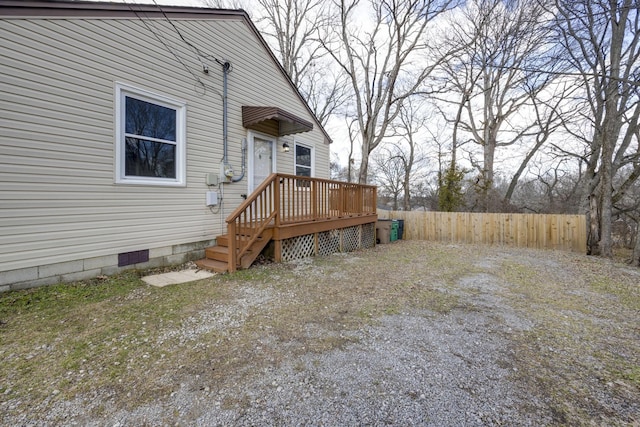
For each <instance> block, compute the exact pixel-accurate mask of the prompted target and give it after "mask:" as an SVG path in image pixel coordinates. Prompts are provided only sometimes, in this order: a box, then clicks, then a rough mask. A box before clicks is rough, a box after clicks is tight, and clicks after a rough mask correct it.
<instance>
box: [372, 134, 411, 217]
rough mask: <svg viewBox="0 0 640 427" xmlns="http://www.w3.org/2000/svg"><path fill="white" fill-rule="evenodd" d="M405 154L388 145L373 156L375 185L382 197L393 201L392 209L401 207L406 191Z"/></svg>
mask: <svg viewBox="0 0 640 427" xmlns="http://www.w3.org/2000/svg"><path fill="white" fill-rule="evenodd" d="M405 160H406V159H405V158H404V153H403V152H402V150H400V148H399V147H397V146H396V145H392V144H389V145H386V146H384V147H383V148H382V149H381V150H378V151H377V152H376V153H375V154H373V155H372V164H371V166H372V167H371V171H372V172H374V174H373V175H374V176H375V178H374V180H375V183H376V184H377V185H378V187H379V188H380V191H379V193H380V196H382V197H384V198H387V199H388V200H390V201H391V209H392V210H394V211H396V210H398V208H399V206H400V197H401V196H402V195H403V193H404V192H405V191H406V190H405V187H404V171H405V168H406V163H405Z"/></svg>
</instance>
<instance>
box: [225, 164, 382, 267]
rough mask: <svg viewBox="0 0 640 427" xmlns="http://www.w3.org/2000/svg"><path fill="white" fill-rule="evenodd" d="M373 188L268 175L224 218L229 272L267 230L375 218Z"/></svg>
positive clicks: (283, 175) (315, 179)
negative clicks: (308, 223)
mask: <svg viewBox="0 0 640 427" xmlns="http://www.w3.org/2000/svg"><path fill="white" fill-rule="evenodd" d="M376 196H377V194H376V187H375V186H372V185H360V184H352V183H347V182H341V181H331V180H328V179H319V178H309V177H303V176H297V175H286V174H271V175H269V177H268V178H267V179H266V180H265V181H264V182H263V183H262V184H261V185H260V186H259V187H258V188H256V190H255V191H254V192H253V193H252V194H251V195H249V197H248V198H247V200H245V201H244V202H243V203H242V204H241V205H240V206H238V208H237V209H236V210H235V211H233V213H231V215H229V216H228V217H227V220H226V221H227V232H228V234H229V271H230V272H231V271H235V270H236V268H237V265H238V262H239V260H240V259H241V258H242V256H243V255H244V254H245V253H246V251H247V250H248V249H249V248H250V247H251V245H252V244H253V243H254V242H255V241H256V239H258V237H259V236H260V235H261V234H262V232H263V231H264V230H265V229H266V228H267V227H269V226H275V227H281V226H286V225H292V224H299V223H303V222H313V221H330V220H337V219H340V218H345V217H352V216H361V215H375V214H376Z"/></svg>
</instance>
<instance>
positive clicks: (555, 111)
mask: <svg viewBox="0 0 640 427" xmlns="http://www.w3.org/2000/svg"><path fill="white" fill-rule="evenodd" d="M450 28H451V31H448V32H447V34H446V35H445V39H446V44H447V45H451V46H457V47H458V49H459V52H458V54H457V55H455V56H452V57H449V58H448V59H447V60H446V61H444V62H443V63H442V67H441V68H440V70H441V72H442V74H440V76H441V77H442V81H443V84H442V87H443V91H444V95H442V96H439V99H440V100H441V101H444V102H445V103H449V104H453V106H454V107H455V111H456V113H455V118H451V119H450V122H451V123H452V124H453V131H454V134H453V139H454V141H453V148H452V149H453V153H454V155H453V156H452V167H455V162H456V157H455V153H456V149H457V148H458V147H460V146H461V145H462V144H463V143H466V142H467V141H471V142H473V143H474V144H475V145H476V146H477V147H478V148H480V151H481V153H482V154H481V159H477V158H475V155H473V156H472V157H471V160H472V164H473V165H474V167H475V168H476V169H477V170H478V179H477V180H476V192H477V194H478V195H479V197H480V200H479V206H481V209H482V210H489V209H490V206H489V203H488V200H489V197H490V193H491V192H492V191H493V190H494V173H495V158H496V152H497V150H498V149H501V150H505V149H510V150H512V151H511V152H512V153H513V157H516V154H520V153H523V152H526V155H524V157H523V158H522V160H521V162H520V165H519V167H518V170H517V172H516V173H515V175H513V176H512V179H511V181H510V185H509V187H508V190H507V191H506V196H505V197H504V202H505V203H508V201H509V199H510V198H511V196H512V194H513V191H514V189H515V186H516V184H517V182H518V179H519V178H520V176H521V175H522V173H523V172H524V170H525V168H526V165H527V164H528V162H529V161H530V160H531V159H532V158H533V156H534V155H535V153H536V152H537V151H538V150H539V149H540V147H541V146H542V145H543V144H544V143H545V142H546V140H547V138H548V137H549V135H551V133H552V132H553V131H554V130H555V129H556V128H557V127H558V126H559V124H560V114H559V108H560V102H561V101H559V100H561V99H562V97H556V96H551V97H550V96H549V95H548V94H546V91H548V90H549V88H550V87H551V85H552V83H553V82H554V79H555V78H556V76H557V74H556V73H555V72H554V71H556V70H554V66H555V65H554V64H555V62H554V61H552V60H551V59H552V58H551V57H550V53H551V52H550V46H551V45H550V43H549V40H550V39H549V37H550V35H551V30H550V25H549V20H548V16H547V13H546V11H545V9H544V8H542V7H541V6H539V5H537V4H536V3H535V2H525V1H517V0H510V1H505V0H475V1H469V2H467V5H466V7H465V8H464V9H463V10H462V12H461V13H460V14H456V15H454V16H452V18H451V20H450ZM560 87H561V86H560ZM556 89H557V88H556ZM452 92H453V93H457V94H458V95H457V96H453V97H452ZM543 96H544V97H546V98H547V99H544V100H543ZM454 100H455V101H454ZM543 101H547V102H543ZM445 114H449V113H448V112H446V113H445ZM461 133H464V137H465V138H466V139H464V140H463V141H460V139H461V138H460V134H461ZM469 152H471V151H469ZM494 198H495V196H494Z"/></svg>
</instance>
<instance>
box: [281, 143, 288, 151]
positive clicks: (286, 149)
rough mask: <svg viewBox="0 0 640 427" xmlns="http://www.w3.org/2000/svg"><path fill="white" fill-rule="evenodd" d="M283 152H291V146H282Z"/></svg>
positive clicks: (285, 144)
mask: <svg viewBox="0 0 640 427" xmlns="http://www.w3.org/2000/svg"><path fill="white" fill-rule="evenodd" d="M282 151H284V152H285V153H288V152H289V144H287V143H286V142H285V143H284V144H282Z"/></svg>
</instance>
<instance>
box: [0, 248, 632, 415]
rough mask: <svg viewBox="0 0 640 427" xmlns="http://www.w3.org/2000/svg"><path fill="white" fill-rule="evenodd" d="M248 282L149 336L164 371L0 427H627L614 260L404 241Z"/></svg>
mask: <svg viewBox="0 0 640 427" xmlns="http://www.w3.org/2000/svg"><path fill="white" fill-rule="evenodd" d="M251 270H253V272H252V273H243V274H245V276H241V275H239V276H238V277H237V278H235V279H233V280H231V279H228V278H227V279H224V280H222V279H220V281H219V283H218V282H215V278H214V282H213V283H214V284H213V285H208V286H220V287H221V288H224V289H226V292H225V293H224V295H223V296H222V297H220V298H219V299H212V298H204V301H200V302H201V303H202V304H201V305H198V307H197V309H193V310H191V311H189V312H187V313H186V314H184V315H182V316H181V317H180V318H179V321H178V322H175V323H171V324H168V325H164V326H162V327H161V328H158V332H157V334H156V335H154V340H155V342H153V343H151V344H150V347H149V350H150V351H151V352H155V353H157V352H162V353H163V354H169V355H173V356H174V358H173V359H171V361H169V362H167V363H165V364H163V362H162V360H166V358H165V356H162V358H160V357H155V358H154V357H151V358H150V362H149V364H148V366H145V367H144V368H145V369H144V370H143V371H145V370H146V371H147V372H148V374H149V373H150V375H149V377H147V378H146V379H145V377H144V376H142V375H141V374H135V373H132V375H134V376H135V375H138V377H137V378H134V380H131V379H125V380H124V383H123V378H118V379H117V380H116V379H114V384H117V383H118V382H120V383H122V384H125V385H122V386H120V387H118V386H116V385H113V384H106V385H104V386H101V387H99V388H96V389H95V390H93V391H90V392H87V391H84V392H82V393H77V394H75V396H72V397H67V398H64V399H60V398H56V397H55V396H52V397H51V398H49V399H45V400H44V401H41V402H33V403H32V404H31V408H30V410H29V412H27V411H26V410H24V409H23V410H19V408H24V405H23V406H20V402H16V401H12V400H11V399H6V400H5V401H4V402H2V407H1V408H2V409H3V411H4V412H5V414H4V417H3V419H2V421H3V422H4V423H5V424H6V425H8V424H13V425H36V424H37V425H40V424H51V425H105V426H129V425H207V426H216V425H224V426H226V425H240V426H253V425H256V426H257V425H277V426H289V425H314V426H317V425H324V426H343V425H374V426H378V425H396V426H412V425H419V426H494V425H508V426H528V425H532V426H540V425H629V426H638V425H640V424H639V423H640V416H639V415H638V414H640V362H639V356H638V349H639V344H638V343H639V342H640V328H639V327H638V314H640V310H639V303H638V290H637V284H638V283H639V282H640V274H638V271H637V270H634V269H632V268H628V267H626V266H625V265H623V264H615V263H612V262H610V261H606V260H602V259H598V258H589V257H586V256H583V255H579V254H569V253H560V252H553V251H546V252H543V251H535V250H523V249H509V248H494V247H481V246H465V245H446V244H436V243H428V242H406V241H401V242H398V243H396V244H390V245H379V246H377V247H376V248H375V249H372V250H368V251H363V252H358V253H352V254H346V255H343V254H338V255H334V256H331V257H328V258H319V259H307V260H301V261H298V262H292V263H289V264H285V265H264V266H258V267H255V268H253V269H251ZM603 278H605V279H606V280H605V279H603ZM203 282H204V283H206V282H205V281H203ZM216 283H217V284H216ZM603 283H604V284H603ZM180 286H196V285H190V284H188V285H180ZM197 286H205V285H197ZM202 289H205V288H202ZM158 292H162V291H160V290H154V289H149V288H145V287H142V288H140V290H139V291H138V294H137V295H136V298H141V299H145V298H153V297H157V295H161V294H157V293H158ZM629 292H630V293H629ZM165 297H166V296H165ZM553 325H555V326H553ZM145 354H147V353H145ZM133 357H136V356H133ZM168 357H169V356H167V358H168ZM152 361H154V364H152ZM131 363H132V364H133V362H131ZM132 366H133V365H132ZM152 377H153V380H151V378H152ZM129 380H131V381H129ZM147 381H148V382H149V383H150V384H146V382H147ZM152 390H156V391H155V392H153V393H155V394H152V397H151V398H147V399H142V400H138V399H136V396H137V394H138V393H140V394H142V393H143V392H144V393H146V394H149V393H152ZM12 405H13V406H12ZM11 408H13V409H12V410H8V409H11Z"/></svg>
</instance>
